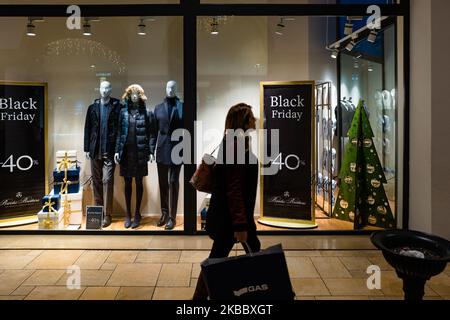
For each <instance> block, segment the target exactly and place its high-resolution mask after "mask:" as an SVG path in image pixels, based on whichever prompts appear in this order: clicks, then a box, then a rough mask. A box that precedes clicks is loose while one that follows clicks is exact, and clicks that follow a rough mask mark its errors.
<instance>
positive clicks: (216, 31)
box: [211, 18, 219, 35]
mask: <svg viewBox="0 0 450 320" xmlns="http://www.w3.org/2000/svg"><path fill="white" fill-rule="evenodd" d="M211 34H212V35H218V34H219V21H218V20H217V18H213V21H212V22H211Z"/></svg>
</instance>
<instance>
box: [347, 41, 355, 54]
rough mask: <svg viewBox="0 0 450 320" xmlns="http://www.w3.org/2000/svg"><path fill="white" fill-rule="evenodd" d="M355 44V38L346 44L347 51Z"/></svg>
mask: <svg viewBox="0 0 450 320" xmlns="http://www.w3.org/2000/svg"><path fill="white" fill-rule="evenodd" d="M355 46H356V43H355V41H354V40H352V41H350V42H349V43H348V44H347V46H345V49H347V51H352V50H353V48H354V47H355Z"/></svg>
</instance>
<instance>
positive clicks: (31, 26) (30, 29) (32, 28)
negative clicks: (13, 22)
mask: <svg viewBox="0 0 450 320" xmlns="http://www.w3.org/2000/svg"><path fill="white" fill-rule="evenodd" d="M27 36H29V37H35V36H36V26H35V25H34V24H33V21H32V20H31V19H29V20H28V24H27Z"/></svg>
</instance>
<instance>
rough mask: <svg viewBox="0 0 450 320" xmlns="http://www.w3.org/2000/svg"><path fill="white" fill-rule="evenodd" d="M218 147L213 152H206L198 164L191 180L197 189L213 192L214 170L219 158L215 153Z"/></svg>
mask: <svg viewBox="0 0 450 320" xmlns="http://www.w3.org/2000/svg"><path fill="white" fill-rule="evenodd" d="M217 148H218V147H216V148H215V149H214V150H213V152H211V154H208V153H206V154H205V155H204V156H203V158H202V163H201V164H200V165H199V166H198V168H197V170H196V171H195V173H194V175H193V176H192V178H191V180H190V181H189V182H190V184H192V186H193V187H194V188H195V190H197V191H200V192H205V193H212V185H213V170H214V166H215V164H216V161H217V159H216V158H215V157H214V156H213V153H214V152H215V151H216V150H217Z"/></svg>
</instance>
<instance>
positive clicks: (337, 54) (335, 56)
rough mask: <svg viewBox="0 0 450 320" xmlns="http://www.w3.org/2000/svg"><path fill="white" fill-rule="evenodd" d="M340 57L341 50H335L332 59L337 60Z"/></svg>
mask: <svg viewBox="0 0 450 320" xmlns="http://www.w3.org/2000/svg"><path fill="white" fill-rule="evenodd" d="M338 56H339V50H338V49H334V50H333V52H331V57H332V58H333V59H337V57H338Z"/></svg>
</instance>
